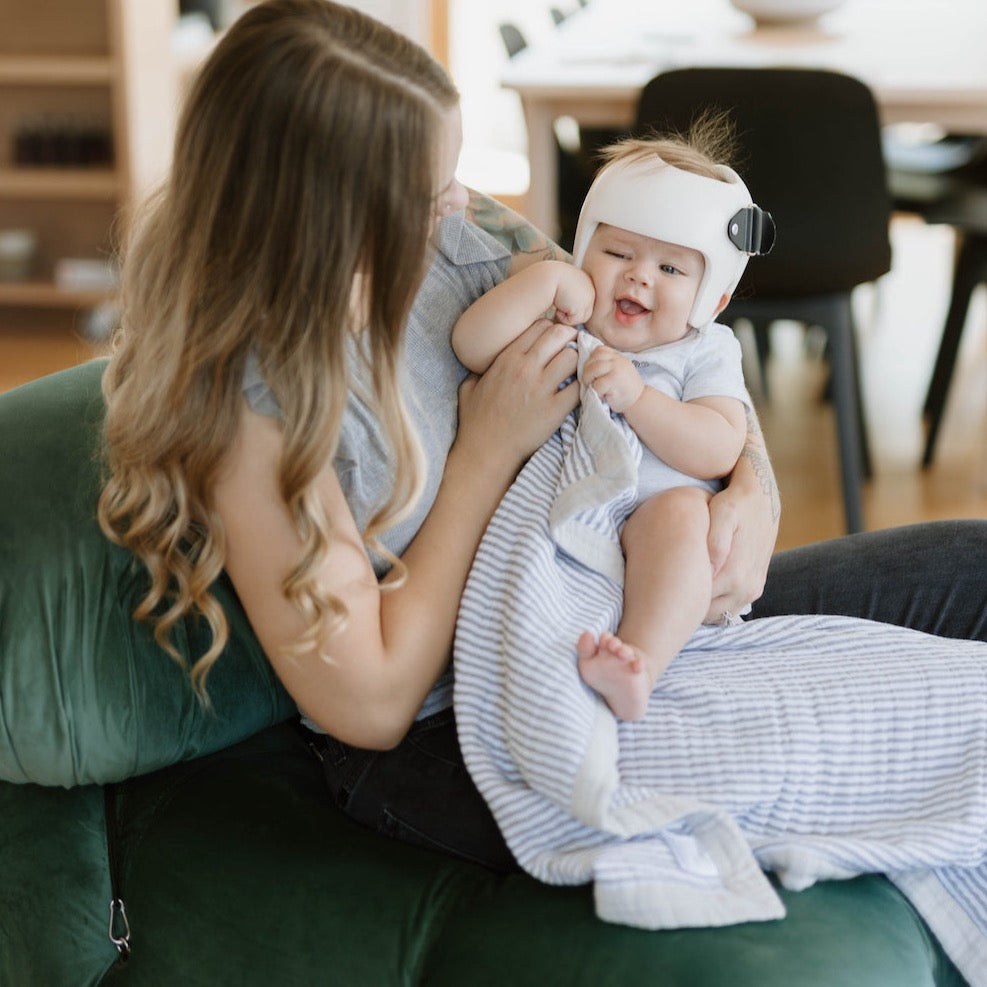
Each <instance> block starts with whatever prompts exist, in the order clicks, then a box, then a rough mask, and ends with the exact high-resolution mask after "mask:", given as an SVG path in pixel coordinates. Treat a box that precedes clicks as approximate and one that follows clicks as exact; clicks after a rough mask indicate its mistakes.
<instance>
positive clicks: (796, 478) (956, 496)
mask: <svg viewBox="0 0 987 987" xmlns="http://www.w3.org/2000/svg"><path fill="white" fill-rule="evenodd" d="M892 239H893V245H894V268H893V270H892V272H891V273H890V274H889V275H887V276H886V277H885V278H884V279H883V280H882V281H881V282H880V284H879V285H878V286H876V287H873V288H872V287H870V286H868V287H865V288H862V289H860V290H859V291H858V297H857V299H856V301H857V303H858V320H859V326H860V350H861V364H862V372H863V377H864V381H863V385H864V399H865V406H866V414H867V419H868V426H869V429H870V436H871V446H872V452H873V456H874V466H875V475H874V478H873V479H872V480H871V481H870V483H869V484H868V486H867V489H866V491H865V517H866V521H867V527H868V528H872V529H874V528H886V527H890V526H892V525H898V524H907V523H911V522H914V521H920V520H923V519H935V518H952V517H987V293H984V294H979V293H978V294H977V295H975V296H974V302H973V305H972V307H971V312H970V317H969V318H968V320H967V326H966V329H965V331H964V338H963V346H962V350H961V356H960V365H959V367H958V370H957V373H956V376H955V378H954V381H953V384H952V387H951V389H950V396H949V404H948V407H947V410H946V417H945V419H944V422H943V425H942V428H941V430H940V439H939V446H938V450H937V454H936V459H935V462H934V463H933V465H932V467H931V468H930V469H929V470H925V471H923V470H922V469H921V468H920V466H919V462H920V457H921V450H922V445H923V441H924V433H923V429H922V423H921V406H922V401H923V400H924V396H925V389H926V386H927V382H928V377H929V374H930V372H931V367H932V363H933V360H934V358H935V353H936V349H937V347H938V343H939V334H940V332H941V327H942V321H943V318H944V314H945V310H946V303H947V299H948V291H949V273H950V272H949V265H950V262H951V256H952V253H951V252H952V237H951V234H950V232H949V231H948V230H947V229H945V228H941V227H927V226H923V225H922V224H921V223H920V222H918V221H916V220H911V219H904V218H903V219H901V220H896V222H895V224H894V227H893V236H892ZM980 291H981V292H982V291H983V289H980ZM8 316H9V313H8ZM741 336H742V342H743V343H744V344H745V346H744V348H745V353H747V352H748V351H750V352H752V349H753V348H752V346H751V345H750V341H749V340H746V339H744V338H743V333H741ZM100 352H101V349H100V348H99V347H94V346H91V345H90V344H88V343H86V342H85V341H84V340H83V339H82V338H81V335H80V334H78V333H77V332H74V331H73V329H72V327H71V326H69V325H63V326H57V325H53V326H50V327H47V328H39V329H36V330H35V331H33V332H31V333H28V332H25V331H18V330H15V329H12V328H11V327H10V325H9V324H8V325H4V324H2V323H0V390H5V389H8V388H10V387H13V386H16V385H18V384H21V383H23V382H25V381H28V380H31V379H32V378H34V377H38V376H41V375H42V374H46V373H51V372H53V371H56V370H60V369H62V368H64V367H67V366H71V365H72V364H75V363H78V362H80V361H82V360H86V359H89V358H90V357H92V356H94V355H99V353H100ZM748 362H749V364H750V365H749V367H748V370H749V379H750V381H751V389H752V391H753V392H754V393H755V399H756V401H757V405H758V413H759V414H760V416H761V420H762V424H763V426H764V430H765V434H766V435H767V439H768V445H769V448H770V450H771V455H772V461H773V463H774V467H775V472H776V474H777V476H778V482H779V485H780V487H781V494H782V510H783V514H782V525H781V531H780V534H779V540H778V546H779V548H784V547H788V546H792V545H798V544H803V543H805V542H809V541H817V540H819V539H822V538H829V537H833V536H835V535H839V534H842V533H843V508H842V501H841V498H840V490H839V464H838V456H837V452H836V445H835V429H834V424H833V418H832V411H831V408H830V406H829V405H828V404H826V403H825V402H823V401H822V400H821V395H822V392H823V388H824V383H825V377H826V368H825V364H824V362H823V359H822V356H821V352H820V345H819V340H817V339H816V338H815V337H814V336H813V335H812V334H811V333H809V334H807V333H806V332H805V331H804V330H803V329H802V328H801V327H798V326H795V325H790V324H784V323H779V324H776V325H775V327H774V329H773V344H772V356H771V361H770V364H769V368H768V374H769V377H768V381H769V392H770V400H766V399H764V398H763V397H762V396H760V395H759V394H758V393H757V392H758V385H757V381H758V370H757V367H756V364H754V363H753V362H752V361H750V360H749V361H748Z"/></svg>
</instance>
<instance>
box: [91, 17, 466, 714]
mask: <svg viewBox="0 0 987 987" xmlns="http://www.w3.org/2000/svg"><path fill="white" fill-rule="evenodd" d="M457 100H458V94H457V93H456V90H455V88H454V87H453V85H452V83H451V82H450V81H449V78H448V76H447V75H446V73H445V72H444V70H443V69H442V68H441V67H440V66H439V65H438V64H437V63H436V62H435V61H434V60H433V59H432V58H431V57H430V56H429V55H428V54H427V53H426V52H425V51H424V50H422V49H421V48H420V47H418V46H417V45H415V44H414V43H413V42H411V41H410V40H408V39H407V38H405V37H403V36H402V35H400V34H398V33H396V32H395V31H392V30H391V29H389V28H387V27H385V26H384V25H382V24H380V23H378V22H377V21H375V20H373V19H371V18H369V17H367V16H365V15H363V14H360V13H359V12H357V11H355V10H353V9H351V8H348V7H344V6H341V5H337V4H335V3H330V2H327V0H269V2H266V3H262V4H260V5H258V6H255V7H253V8H251V9H249V10H248V11H247V12H246V13H245V14H244V15H243V16H242V17H240V18H239V19H238V20H237V21H235V22H234V24H233V25H232V26H231V27H230V29H229V31H228V32H227V33H226V35H225V36H224V37H223V39H222V40H221V41H220V42H219V44H218V45H217V47H216V49H215V50H214V52H213V54H212V55H211V56H210V58H209V59H208V61H207V62H206V64H205V65H204V66H203V68H202V70H201V72H200V73H199V75H198V77H197V79H196V80H195V82H194V84H193V86H192V88H191V91H190V93H189V95H188V97H187V101H186V104H185V106H184V110H183V113H182V115H181V119H180V121H179V126H178V131H177V135H176V140H175V150H174V158H173V166H172V169H171V174H170V178H169V180H168V181H167V182H166V183H165V185H164V186H163V187H162V188H161V189H160V190H159V191H158V193H157V194H156V195H155V196H153V197H152V199H151V200H150V201H149V202H148V203H147V205H146V208H145V209H144V210H143V211H142V213H141V214H140V215H139V217H138V219H137V221H136V223H135V224H133V225H132V228H131V230H130V231H129V235H128V237H127V242H126V243H125V245H124V249H123V279H122V287H121V298H122V319H121V327H120V330H119V332H118V334H117V337H116V339H115V346H114V352H113V356H112V358H111V360H110V364H109V367H108V369H107V371H106V374H105V376H104V384H103V388H104V395H105V399H106V405H107V413H106V422H105V437H104V448H105V459H106V466H107V470H108V475H107V479H106V482H105V485H104V488H103V490H102V494H101V497H100V500H99V520H100V524H101V525H102V528H103V530H104V532H105V533H106V534H107V535H108V536H109V537H110V538H111V539H113V540H114V541H116V542H117V543H119V544H121V545H124V546H126V547H127V548H129V549H131V550H132V551H133V552H134V553H135V554H136V555H137V557H138V558H139V559H140V560H141V561H142V562H143V563H144V565H145V566H146V568H147V571H148V573H149V575H150V583H149V589H148V590H147V593H146V594H145V595H144V596H143V598H142V599H141V601H140V602H139V605H138V607H137V609H136V612H135V617H136V618H137V619H142V620H150V621H151V622H152V624H153V626H154V632H155V636H156V638H157V640H158V642H159V644H160V645H161V646H162V647H163V648H164V649H165V650H166V651H167V652H168V653H169V654H171V655H172V657H173V658H174V659H175V660H177V661H178V662H179V663H181V664H183V665H184V664H185V660H184V658H183V657H182V655H180V654H179V652H178V650H177V649H176V648H175V646H174V644H173V641H172V632H173V629H174V627H175V625H176V623H177V622H178V621H180V620H182V619H183V618H184V617H186V616H187V615H189V614H197V615H200V616H201V617H204V618H205V620H206V621H207V622H208V625H209V628H210V630H211V633H212V641H211V646H210V647H209V649H208V650H207V651H206V653H205V654H203V655H201V656H199V657H198V658H196V659H195V660H194V662H193V665H192V668H191V670H190V671H191V678H192V683H193V685H194V687H195V689H196V691H197V693H198V694H199V696H200V698H201V699H203V701H205V702H208V696H207V693H206V689H205V681H206V676H207V673H208V671H209V669H210V668H211V666H212V665H213V663H214V662H215V661H216V659H217V658H218V657H219V655H220V653H221V652H222V650H223V648H224V647H225V645H226V642H227V640H228V636H229V629H228V625H227V621H226V618H225V616H224V613H223V610H222V608H221V606H220V605H219V603H218V601H217V600H216V598H215V597H214V595H213V594H212V593H211V591H210V587H211V585H212V584H213V582H214V581H215V579H216V578H217V577H218V576H219V575H220V572H221V570H222V567H223V564H224V558H225V538H224V531H223V526H222V523H221V521H220V518H219V516H218V514H217V512H216V509H215V504H214V495H213V489H214V484H215V480H216V476H217V471H218V469H219V468H220V466H221V464H222V462H223V458H224V454H225V453H226V452H227V450H228V449H229V448H230V447H231V445H232V444H233V442H234V439H235V436H236V433H237V427H238V422H239V421H240V417H241V414H242V409H243V382H244V369H245V366H246V363H247V359H248V356H250V355H251V354H252V355H253V356H255V357H256V358H257V359H258V360H259V363H260V368H261V372H262V374H263V377H264V380H265V381H266V382H267V384H268V385H269V386H270V388H271V390H272V391H273V393H274V395H275V397H276V398H277V400H278V402H279V403H280V407H281V413H282V415H281V427H282V429H283V454H282V457H281V462H280V472H279V477H278V481H279V485H280V492H281V496H282V498H283V500H284V503H285V504H286V505H287V508H288V510H289V512H290V516H291V518H292V519H293V522H294V524H295V527H296V528H297V531H298V534H299V537H300V539H301V542H302V545H303V553H302V557H301V560H300V561H299V563H298V565H297V566H296V567H295V569H294V570H293V571H292V572H290V573H289V574H288V575H287V577H286V579H285V580H284V583H283V591H284V593H285V596H286V597H287V598H288V599H289V600H290V601H292V602H293V603H294V604H295V605H296V606H297V607H298V608H299V609H300V611H301V612H302V613H303V615H304V616H305V618H306V621H307V626H308V627H309V631H308V632H307V634H306V635H305V638H304V639H303V640H301V641H299V642H298V645H297V646H298V648H299V649H304V648H305V647H307V646H308V645H310V644H311V643H312V642H313V641H314V640H315V639H316V638H317V637H318V633H319V625H320V624H321V622H323V621H324V620H326V619H328V620H329V622H330V626H332V625H334V624H338V623H339V622H341V621H342V620H344V619H345V609H344V608H343V606H342V604H341V602H340V601H339V600H338V599H335V598H333V597H331V596H329V595H327V594H325V593H324V592H322V591H320V589H319V586H318V583H317V579H316V574H317V570H318V567H319V565H320V563H321V562H322V560H323V559H324V558H325V555H326V553H327V551H328V548H329V545H330V543H331V540H332V528H331V524H330V522H329V519H328V518H327V517H326V515H325V512H324V510H323V509H322V506H321V503H320V501H319V499H318V497H317V495H316V492H315V488H314V481H315V478H316V476H317V474H318V473H319V471H320V470H321V469H322V468H324V466H325V465H326V463H327V462H329V461H330V460H331V458H332V456H333V454H334V451H335V448H336V443H337V441H338V435H339V430H340V423H341V419H342V416H343V412H344V408H345V405H346V400H347V391H348V387H349V382H350V381H349V374H348V371H347V339H348V337H349V336H351V335H352V334H353V333H356V332H359V333H361V342H362V343H363V344H364V345H362V346H360V347H352V350H360V351H362V352H364V353H366V355H367V359H368V361H369V363H370V368H371V377H372V381H373V392H374V393H373V398H374V400H375V403H376V408H377V413H378V416H379V419H380V422H381V425H382V428H383V430H384V434H385V435H386V436H387V438H388V440H389V443H390V446H391V450H392V454H393V457H394V477H395V480H394V485H393V489H392V491H391V494H390V496H389V498H388V499H387V500H386V502H385V503H384V504H383V505H382V506H381V507H380V509H379V511H378V512H377V514H376V515H375V517H374V518H373V519H372V521H371V522H370V524H369V525H368V528H367V530H366V532H365V533H364V538H365V539H366V540H367V541H368V544H374V545H376V541H375V538H376V535H377V534H379V532H380V531H382V530H384V529H385V528H386V527H388V526H389V525H390V524H393V522H394V521H395V519H397V518H398V517H399V516H400V515H401V513H402V512H403V511H404V510H406V509H407V508H408V506H409V505H410V504H411V503H413V501H414V499H415V498H416V497H417V495H418V492H419V490H420V487H421V482H422V466H421V453H420V447H419V444H418V439H417V435H416V434H415V433H414V430H413V428H412V427H411V426H410V425H409V424H408V421H409V420H408V418H407V416H406V415H405V413H404V408H403V403H402V400H401V394H400V389H399V385H398V364H399V361H400V359H401V352H402V351H401V344H402V334H403V327H404V324H405V321H406V319H407V316H408V313H409V311H410V308H411V304H412V301H413V299H414V296H415V293H416V291H417V289H418V287H419V285H420V283H421V280H422V277H423V275H424V271H425V267H426V262H427V250H428V247H427V241H428V237H429V234H430V231H431V228H432V223H433V209H434V203H433V195H434V193H435V186H436V183H437V181H438V175H437V170H438V165H437V149H438V147H439V145H440V135H441V133H442V131H441V129H440V128H441V127H442V120H443V114H444V113H445V112H446V111H448V110H449V109H450V108H452V107H454V106H455V105H456V103H457ZM398 571H399V573H400V569H399V570H398Z"/></svg>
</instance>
